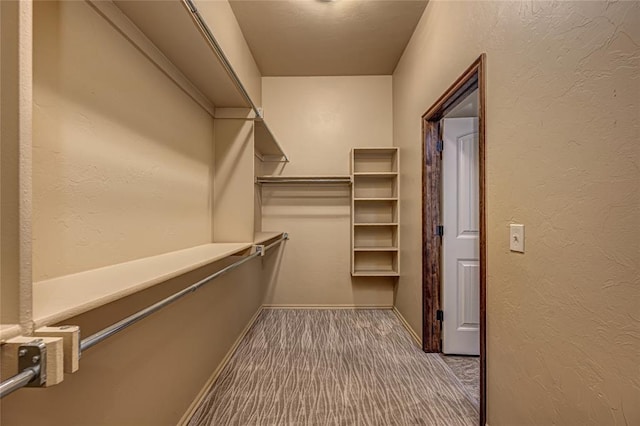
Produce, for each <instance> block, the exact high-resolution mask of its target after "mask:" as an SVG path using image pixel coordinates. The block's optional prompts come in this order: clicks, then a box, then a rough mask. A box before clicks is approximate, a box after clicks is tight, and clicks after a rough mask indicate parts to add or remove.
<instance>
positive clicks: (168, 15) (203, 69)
mask: <svg viewBox="0 0 640 426" xmlns="http://www.w3.org/2000/svg"><path fill="white" fill-rule="evenodd" d="M114 3H115V5H116V6H117V7H118V8H119V9H120V10H121V11H122V12H123V13H124V14H125V15H126V16H127V17H128V18H129V19H130V20H131V21H132V22H133V23H134V24H135V25H136V26H137V27H138V28H139V29H140V30H141V31H142V32H143V33H144V34H145V35H146V36H147V38H149V40H150V41H151V42H152V43H153V44H154V45H155V46H157V47H158V49H160V51H161V52H162V53H163V54H164V55H165V56H166V57H167V58H168V59H169V60H170V61H171V62H172V63H173V64H174V65H175V66H176V67H177V68H178V69H179V70H180V71H181V72H182V73H183V74H184V75H185V76H186V77H187V78H188V79H189V80H190V81H191V82H192V83H193V84H194V85H195V86H196V87H197V88H198V89H199V90H200V91H201V92H202V93H203V94H204V95H205V96H206V97H207V98H208V99H209V100H210V101H211V103H212V104H213V105H215V106H216V107H229V108H241V107H246V108H248V107H251V104H250V102H249V101H248V100H247V99H246V98H245V97H244V96H243V94H242V92H241V91H240V89H239V87H238V86H237V85H236V83H235V82H234V81H233V79H232V78H231V77H230V75H229V72H228V70H227V69H226V68H225V66H224V65H223V63H222V62H221V60H220V59H219V58H218V56H217V54H216V53H215V52H214V50H213V48H212V46H211V44H210V43H209V41H208V40H207V39H206V37H205V35H204V34H203V32H202V31H201V29H200V28H199V27H198V25H197V24H196V22H195V21H194V18H193V15H192V14H191V12H190V10H189V8H188V6H187V5H186V4H185V3H184V2H183V1H180V0H167V1H153V2H149V1H131V0H115V1H114Z"/></svg>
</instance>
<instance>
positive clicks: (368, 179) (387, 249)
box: [351, 148, 400, 277]
mask: <svg viewBox="0 0 640 426" xmlns="http://www.w3.org/2000/svg"><path fill="white" fill-rule="evenodd" d="M398 169H399V155H398V148H354V149H353V150H352V152H351V177H352V179H353V191H352V199H351V225H352V226H351V275H352V276H354V277H356V276H357V277H384V276H386V277H397V276H399V275H400V258H399V251H398V247H399V232H398V226H399V222H398V221H399V217H400V214H399V213H400V212H399V206H398V198H399V195H400V182H399V179H398Z"/></svg>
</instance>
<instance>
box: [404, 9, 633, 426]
mask: <svg viewBox="0 0 640 426" xmlns="http://www.w3.org/2000/svg"><path fill="white" fill-rule="evenodd" d="M639 45H640V4H638V3H637V2H617V3H605V2H592V3H589V2H555V3H543V2H515V1H514V2H485V1H482V2H440V1H431V2H430V3H429V5H428V6H427V9H426V11H425V13H424V15H423V17H422V20H421V22H420V24H419V26H418V28H417V30H416V32H415V34H414V36H413V38H412V40H411V42H410V44H409V46H408V48H407V50H406V51H405V53H404V55H403V57H402V59H401V61H400V64H399V65H398V67H397V69H396V71H395V73H394V85H393V90H394V92H393V96H394V101H393V105H394V111H393V113H394V142H395V143H396V144H397V145H398V146H399V147H400V150H401V155H402V170H401V183H402V196H403V200H402V217H401V221H402V227H401V229H402V248H401V255H402V256H403V263H402V265H403V276H402V277H401V279H400V282H399V285H398V292H397V299H396V305H397V307H398V309H399V310H400V312H401V313H402V314H403V315H404V316H405V317H406V318H407V320H408V321H409V322H410V324H411V325H412V326H413V327H414V328H415V330H417V331H418V332H420V330H421V327H420V317H421V305H420V294H421V292H420V287H421V283H420V280H421V275H420V270H421V259H420V253H421V250H420V247H421V239H420V233H419V232H417V230H419V229H420V227H421V224H420V217H421V199H420V186H421V177H420V176H421V148H420V146H421V142H420V141H421V136H420V116H421V115H422V114H423V113H424V112H425V111H426V109H427V108H428V107H429V106H430V105H431V104H432V103H433V102H434V101H435V100H436V99H437V98H438V97H439V96H440V95H441V94H442V93H443V92H444V90H445V89H446V88H447V87H448V86H449V85H450V84H451V83H452V82H453V81H454V80H455V79H456V78H457V77H458V76H459V75H460V74H461V73H462V72H463V71H464V69H465V68H466V67H467V66H468V65H470V64H471V62H473V60H475V59H476V58H477V57H478V56H479V55H480V53H482V52H486V53H487V134H486V136H487V182H486V183H487V213H488V235H487V244H488V259H487V260H488V265H487V266H488V271H487V273H488V290H487V291H488V295H487V298H488V300H487V302H488V377H489V378H488V410H489V411H488V414H489V417H488V422H489V424H491V426H501V425H527V424H531V425H534V424H536V425H541V424H561V425H586V424H593V425H612V424H640V370H639V369H638V366H639V365H640V342H639V336H640V321H639V318H638V313H639V312H640V279H639V273H640V245H639V241H640V193H639V191H640V172H639V170H638V162H639V161H640V158H639V157H640V156H639V154H640V152H639V151H640V144H639V143H638V140H639V134H638V125H639V107H638V102H639V100H640V48H639V47H638V46H639ZM509 223H524V224H525V226H526V243H525V247H526V253H525V254H524V255H519V254H514V253H511V252H510V251H509V246H508V224H509Z"/></svg>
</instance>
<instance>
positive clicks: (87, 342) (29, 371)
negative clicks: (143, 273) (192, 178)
mask: <svg viewBox="0 0 640 426" xmlns="http://www.w3.org/2000/svg"><path fill="white" fill-rule="evenodd" d="M288 239H289V236H288V234H286V233H284V234H283V235H282V236H280V238H278V239H277V240H276V241H274V242H273V243H271V244H269V245H268V246H264V247H262V246H257V247H259V248H260V249H258V250H256V252H255V253H253V254H251V255H249V256H245V257H243V258H242V259H241V260H239V261H237V262H235V263H233V264H231V265H229V266H227V267H225V268H223V269H221V270H219V271H218V272H215V273H213V274H211V275H209V276H207V277H205V278H203V279H201V280H200V281H198V282H196V283H195V284H192V285H190V286H189V287H187V288H185V289H183V290H181V291H179V292H177V293H174V294H172V295H171V296H169V297H166V298H164V299H162V300H161V301H159V302H157V303H155V304H153V305H151V306H149V307H147V308H145V309H142V310H140V311H138V312H136V313H134V314H133V315H130V316H128V317H126V318H124V319H123V320H121V321H118V322H117V323H115V324H113V325H110V326H109V327H107V328H105V329H103V330H100V331H98V332H97V333H94V334H92V335H91V336H89V337H87V338H86V339H82V341H81V342H80V352H81V353H82V352H83V351H85V350H87V349H89V348H91V347H93V346H95V345H97V344H98V343H100V342H102V341H103V340H106V339H108V338H109V337H111V336H113V335H114V334H116V333H119V332H120V331H122V330H124V329H125V328H127V327H129V326H131V325H133V324H135V323H137V322H138V321H140V320H142V319H144V318H146V317H148V316H149V315H151V314H153V313H154V312H157V311H159V310H160V309H162V308H164V307H165V306H168V305H170V304H172V303H173V302H175V301H177V300H178V299H181V298H182V297H184V296H186V295H187V294H189V293H193V292H194V291H196V290H198V289H199V288H200V287H202V286H204V285H205V284H207V283H209V282H211V281H213V280H214V279H216V278H218V277H219V276H221V275H224V274H226V273H227V272H230V271H232V270H234V269H236V268H238V267H239V266H240V265H242V264H244V263H246V262H248V261H250V260H251V259H253V258H255V257H257V256H261V255H263V254H264V253H265V252H267V251H268V250H270V249H271V248H273V247H275V246H277V245H278V244H280V243H282V241H284V240H288ZM42 362H45V360H42ZM40 368H41V367H40V365H37V366H34V367H29V368H26V369H24V370H23V371H21V372H20V373H18V374H16V375H15V376H13V377H10V378H9V379H7V380H5V381H3V382H2V383H0V398H4V397H5V396H7V395H9V394H10V393H12V392H14V391H16V390H18V389H20V388H23V387H25V386H27V385H28V384H29V383H31V382H32V381H33V380H34V379H36V378H37V377H38V376H39V375H40Z"/></svg>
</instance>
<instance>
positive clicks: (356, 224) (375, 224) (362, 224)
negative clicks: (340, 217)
mask: <svg viewBox="0 0 640 426" xmlns="http://www.w3.org/2000/svg"><path fill="white" fill-rule="evenodd" d="M353 226H398V222H389V223H385V222H380V223H376V222H366V223H364V222H363V223H354V224H353Z"/></svg>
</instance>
